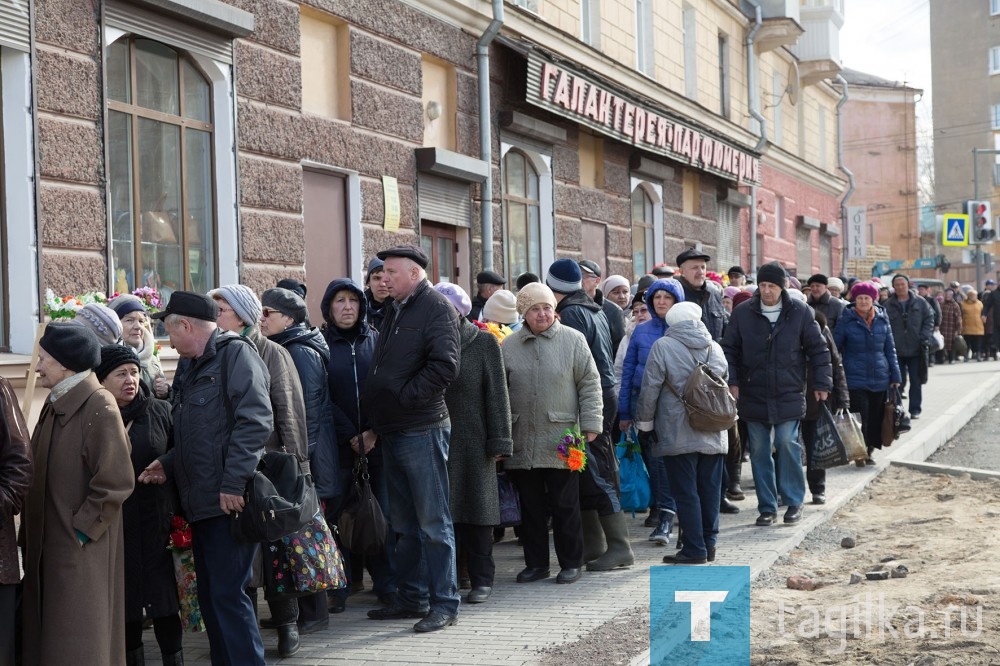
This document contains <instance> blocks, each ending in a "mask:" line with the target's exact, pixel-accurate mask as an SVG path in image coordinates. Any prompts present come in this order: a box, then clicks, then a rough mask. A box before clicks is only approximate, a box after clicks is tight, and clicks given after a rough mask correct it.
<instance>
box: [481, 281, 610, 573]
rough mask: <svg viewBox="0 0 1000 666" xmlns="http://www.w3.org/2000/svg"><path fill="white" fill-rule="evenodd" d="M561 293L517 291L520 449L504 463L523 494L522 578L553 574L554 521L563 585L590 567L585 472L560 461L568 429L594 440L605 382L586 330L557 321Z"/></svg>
mask: <svg viewBox="0 0 1000 666" xmlns="http://www.w3.org/2000/svg"><path fill="white" fill-rule="evenodd" d="M555 306H556V301H555V296H554V295H553V294H552V291H551V290H550V289H549V288H548V287H547V286H545V285H543V284H540V283H537V282H536V283H533V284H529V285H527V286H526V287H524V288H523V289H522V290H521V291H520V292H519V293H518V295H517V311H518V313H520V314H523V315H524V326H523V327H522V328H521V329H520V330H519V331H517V332H516V333H514V334H513V335H509V336H507V338H505V339H504V343H503V346H502V347H501V351H502V352H503V360H504V366H505V367H506V368H507V386H508V388H509V393H510V409H511V421H512V423H513V435H514V453H513V455H512V456H511V457H510V458H509V459H507V460H505V461H504V469H505V470H507V473H508V475H509V476H510V479H511V481H512V482H513V483H514V485H515V486H516V487H517V492H518V495H519V497H520V499H521V535H520V536H521V542H522V543H523V544H524V564H525V569H524V570H523V571H522V572H521V573H519V574H518V575H517V582H519V583H530V582H533V581H536V580H541V579H543V578H548V577H549V534H548V525H547V518H548V515H549V514H551V515H552V538H553V540H554V541H555V547H556V557H557V558H558V559H559V567H560V569H561V570H560V572H559V575H558V576H557V577H556V582H557V583H574V582H576V581H577V580H579V578H580V566H581V565H582V564H583V524H582V522H581V518H580V473H579V472H571V471H570V470H569V469H568V468H567V466H566V463H565V462H563V461H562V460H560V459H559V456H558V455H557V452H556V447H557V446H558V444H559V440H560V439H561V438H562V436H563V433H564V432H565V431H566V430H567V429H570V428H576V427H579V429H580V431H581V434H583V436H584V437H585V439H586V440H587V442H591V441H593V439H594V438H595V437H596V436H597V434H598V433H600V432H601V429H602V423H603V420H602V408H603V402H602V400H601V380H600V376H599V375H598V373H597V365H596V364H595V363H594V357H593V356H592V355H591V353H590V348H589V347H588V346H587V340H586V339H585V338H584V337H583V334H581V333H579V332H578V331H575V330H573V329H572V328H570V327H568V326H563V325H562V324H560V323H559V322H558V321H556V318H555Z"/></svg>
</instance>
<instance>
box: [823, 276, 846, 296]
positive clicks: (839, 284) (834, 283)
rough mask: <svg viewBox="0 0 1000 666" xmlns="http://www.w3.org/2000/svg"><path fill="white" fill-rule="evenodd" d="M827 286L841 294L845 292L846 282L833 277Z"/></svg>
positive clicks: (827, 282)
mask: <svg viewBox="0 0 1000 666" xmlns="http://www.w3.org/2000/svg"><path fill="white" fill-rule="evenodd" d="M826 286H827V287H828V288H830V289H836V290H837V291H839V292H841V293H843V291H844V281H843V280H841V279H840V278H838V277H832V278H829V279H827V281H826Z"/></svg>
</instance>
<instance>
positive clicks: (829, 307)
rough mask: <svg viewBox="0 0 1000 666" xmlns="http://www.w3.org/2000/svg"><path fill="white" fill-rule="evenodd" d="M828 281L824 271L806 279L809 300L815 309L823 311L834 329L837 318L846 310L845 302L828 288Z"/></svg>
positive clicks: (829, 324)
mask: <svg viewBox="0 0 1000 666" xmlns="http://www.w3.org/2000/svg"><path fill="white" fill-rule="evenodd" d="M828 282H829V278H827V277H826V276H825V275H823V274H822V273H816V274H815V275H813V276H811V277H810V278H809V279H808V280H807V281H806V286H807V287H808V290H809V293H808V294H807V296H808V297H809V300H808V301H807V302H808V303H809V305H811V306H812V308H813V309H814V310H816V311H818V312H822V313H823V316H824V317H826V325H827V327H828V328H829V329H830V330H831V331H832V330H833V329H835V328H837V320H838V319H840V315H841V313H843V311H844V302H843V301H841V300H840V299H839V298H834V296H833V295H831V294H830V292H829V290H828V289H827V283H828Z"/></svg>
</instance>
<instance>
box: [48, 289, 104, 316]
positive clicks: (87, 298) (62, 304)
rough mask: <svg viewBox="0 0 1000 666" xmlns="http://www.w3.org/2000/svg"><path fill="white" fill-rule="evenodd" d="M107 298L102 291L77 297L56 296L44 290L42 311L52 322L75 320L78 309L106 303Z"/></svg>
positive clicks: (50, 291)
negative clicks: (91, 304) (92, 304)
mask: <svg viewBox="0 0 1000 666" xmlns="http://www.w3.org/2000/svg"><path fill="white" fill-rule="evenodd" d="M107 302H108V297H107V296H105V295H104V292H102V291H88V292H85V293H83V294H80V295H78V296H56V294H55V292H54V291H52V290H51V289H46V290H45V303H44V304H43V305H42V311H43V312H44V313H45V315H46V316H47V317H48V318H49V319H50V320H52V321H59V320H66V319H75V318H76V313H77V312H79V310H80V308H82V307H83V306H84V305H87V304H89V303H102V304H104V303H107Z"/></svg>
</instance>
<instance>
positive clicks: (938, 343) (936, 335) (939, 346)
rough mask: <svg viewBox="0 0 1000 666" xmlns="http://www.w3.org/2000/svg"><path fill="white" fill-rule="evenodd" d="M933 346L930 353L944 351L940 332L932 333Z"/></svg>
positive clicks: (942, 337)
mask: <svg viewBox="0 0 1000 666" xmlns="http://www.w3.org/2000/svg"><path fill="white" fill-rule="evenodd" d="M934 344H935V345H936V346H935V347H934V348H933V349H931V351H932V352H935V351H940V350H942V349H944V336H943V335H941V331H934Z"/></svg>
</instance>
